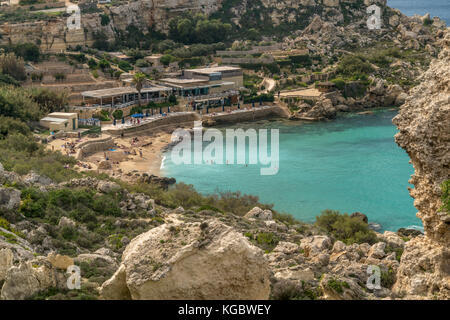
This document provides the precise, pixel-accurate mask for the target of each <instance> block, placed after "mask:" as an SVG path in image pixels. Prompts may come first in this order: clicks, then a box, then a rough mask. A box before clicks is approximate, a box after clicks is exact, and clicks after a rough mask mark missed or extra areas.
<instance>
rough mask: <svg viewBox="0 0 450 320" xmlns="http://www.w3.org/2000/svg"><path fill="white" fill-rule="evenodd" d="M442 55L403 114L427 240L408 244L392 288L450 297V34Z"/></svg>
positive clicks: (404, 143)
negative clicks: (446, 190) (448, 185)
mask: <svg viewBox="0 0 450 320" xmlns="http://www.w3.org/2000/svg"><path fill="white" fill-rule="evenodd" d="M441 46H442V48H443V49H442V51H441V53H440V55H439V58H438V59H436V60H435V61H434V62H432V64H431V66H430V69H429V70H428V71H427V72H426V73H424V74H423V75H422V76H421V77H420V79H419V80H420V82H421V84H420V85H419V86H417V87H416V88H414V89H413V90H412V91H411V93H410V96H409V98H408V99H407V101H406V103H405V104H404V105H403V106H402V107H401V109H400V113H399V115H398V116H397V117H396V118H395V119H394V123H395V124H396V125H397V126H398V128H399V130H400V132H399V133H398V134H397V135H396V137H395V138H396V141H397V143H398V144H399V145H400V146H401V147H402V148H404V149H405V150H406V151H407V152H408V154H409V156H410V157H411V161H412V164H413V166H414V169H415V173H414V175H413V176H412V179H411V181H410V182H411V183H412V184H414V189H412V190H411V192H410V193H411V196H412V197H414V199H415V201H414V205H415V206H416V208H417V209H418V210H419V212H418V214H417V216H418V217H419V218H420V219H422V222H423V224H424V228H425V236H424V237H418V238H416V239H413V240H412V241H410V242H409V243H408V244H407V245H406V247H405V252H404V254H403V256H402V260H401V265H400V268H399V272H398V280H397V283H396V285H395V287H394V290H395V291H396V292H397V293H399V294H407V295H411V296H416V297H417V296H419V297H427V298H433V297H438V298H445V299H448V298H449V297H450V251H449V244H450V215H449V214H448V213H447V212H443V210H442V209H441V207H442V201H441V193H442V190H441V184H442V182H443V181H446V180H448V179H449V178H450V152H449V151H450V116H449V114H450V34H449V33H448V32H447V34H446V36H445V37H443V39H442V40H441Z"/></svg>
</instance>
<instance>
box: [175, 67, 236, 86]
mask: <svg viewBox="0 0 450 320" xmlns="http://www.w3.org/2000/svg"><path fill="white" fill-rule="evenodd" d="M181 77H182V78H187V79H189V78H191V79H204V80H207V81H209V82H210V83H220V82H224V81H226V82H234V84H235V89H238V88H240V87H242V86H243V85H244V74H243V72H242V69H241V68H239V67H232V66H218V67H209V68H197V69H188V70H184V71H183V72H182V76H181Z"/></svg>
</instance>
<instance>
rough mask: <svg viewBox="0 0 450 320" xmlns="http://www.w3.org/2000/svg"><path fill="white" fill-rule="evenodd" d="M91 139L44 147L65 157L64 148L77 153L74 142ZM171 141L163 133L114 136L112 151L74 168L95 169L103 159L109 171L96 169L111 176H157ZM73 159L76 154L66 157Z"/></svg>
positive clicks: (96, 155) (168, 136)
mask: <svg viewBox="0 0 450 320" xmlns="http://www.w3.org/2000/svg"><path fill="white" fill-rule="evenodd" d="M87 140H91V138H88V137H84V138H82V139H81V140H78V139H75V138H66V139H56V140H53V141H51V142H49V143H48V145H47V148H48V149H49V150H53V151H57V150H59V151H61V153H63V154H67V152H66V150H68V148H65V147H64V145H65V144H66V143H68V144H73V145H74V146H75V147H74V148H73V150H74V151H75V152H76V151H77V150H78V148H77V143H80V142H85V141H87ZM170 142H171V134H170V133H166V132H157V133H155V134H152V135H139V136H135V137H124V138H122V137H117V138H115V139H114V143H115V145H116V147H115V148H111V149H110V150H107V151H102V152H97V153H94V154H92V155H90V156H88V157H86V158H84V159H82V160H80V161H78V164H77V165H76V166H75V169H77V170H79V171H96V170H99V165H100V163H102V162H104V161H105V158H107V159H108V160H109V161H108V162H109V163H110V164H111V168H108V169H100V171H101V172H105V173H108V174H110V175H111V176H114V177H120V176H121V177H124V178H125V177H127V175H128V174H129V173H131V174H133V175H134V174H136V173H140V174H143V173H147V174H149V175H156V176H159V175H160V168H161V162H162V158H163V156H162V153H163V151H164V149H165V148H166V147H167V145H168V144H169V143H170ZM70 155H71V156H76V153H72V154H70Z"/></svg>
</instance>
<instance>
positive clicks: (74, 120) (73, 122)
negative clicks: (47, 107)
mask: <svg viewBox="0 0 450 320" xmlns="http://www.w3.org/2000/svg"><path fill="white" fill-rule="evenodd" d="M39 124H40V125H41V126H43V127H44V128H48V129H49V130H50V131H74V130H77V129H78V114H77V113H68V112H53V113H50V114H49V115H47V116H46V117H44V118H42V119H41V120H40V121H39Z"/></svg>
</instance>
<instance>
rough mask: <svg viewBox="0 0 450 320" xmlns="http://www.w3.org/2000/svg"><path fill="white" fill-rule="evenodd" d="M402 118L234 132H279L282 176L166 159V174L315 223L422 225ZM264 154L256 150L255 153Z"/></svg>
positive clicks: (388, 115)
mask: <svg viewBox="0 0 450 320" xmlns="http://www.w3.org/2000/svg"><path fill="white" fill-rule="evenodd" d="M395 114H396V112H395V111H380V112H376V113H375V114H373V115H352V116H348V117H345V118H341V119H338V120H336V121H333V122H323V123H307V124H300V123H299V122H289V121H276V122H262V123H247V124H239V125H238V126H235V127H229V128H243V129H248V128H255V129H259V128H279V129H280V147H279V149H280V164H279V173H278V174H277V175H275V176H261V175H260V166H259V165H249V166H245V165H207V164H204V165H175V164H174V163H173V162H172V161H171V159H170V153H167V154H166V161H165V162H164V166H165V167H164V169H163V174H164V175H165V176H171V177H174V178H176V179H177V181H182V182H185V183H188V184H193V185H194V186H195V188H196V189H197V190H198V191H200V192H202V193H205V194H208V193H214V192H216V191H238V190H239V191H241V192H243V193H247V194H254V195H257V196H259V197H260V200H261V202H264V203H273V204H275V209H277V210H279V211H283V212H288V213H291V214H293V215H294V216H295V217H297V218H298V219H300V220H303V221H307V222H312V221H314V220H315V217H316V215H318V214H319V213H320V212H321V211H322V210H325V209H333V210H340V211H341V212H348V213H352V212H355V211H360V212H363V213H365V214H367V215H368V216H369V220H370V221H372V222H377V223H380V224H381V225H382V227H383V229H385V230H397V229H398V228H401V227H412V226H421V222H420V220H419V219H418V218H416V216H415V214H416V212H417V210H416V209H415V208H414V206H413V200H412V198H411V197H410V196H409V193H408V190H407V187H408V186H409V184H408V180H409V178H410V176H411V174H412V173H413V168H412V166H411V165H410V164H409V158H408V155H407V154H406V152H405V151H404V150H403V149H401V148H399V147H398V146H397V144H396V143H395V141H394V135H395V134H396V132H397V129H396V127H395V126H394V125H393V124H392V122H391V121H392V118H393V117H394V116H395ZM253 152H256V150H253Z"/></svg>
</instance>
